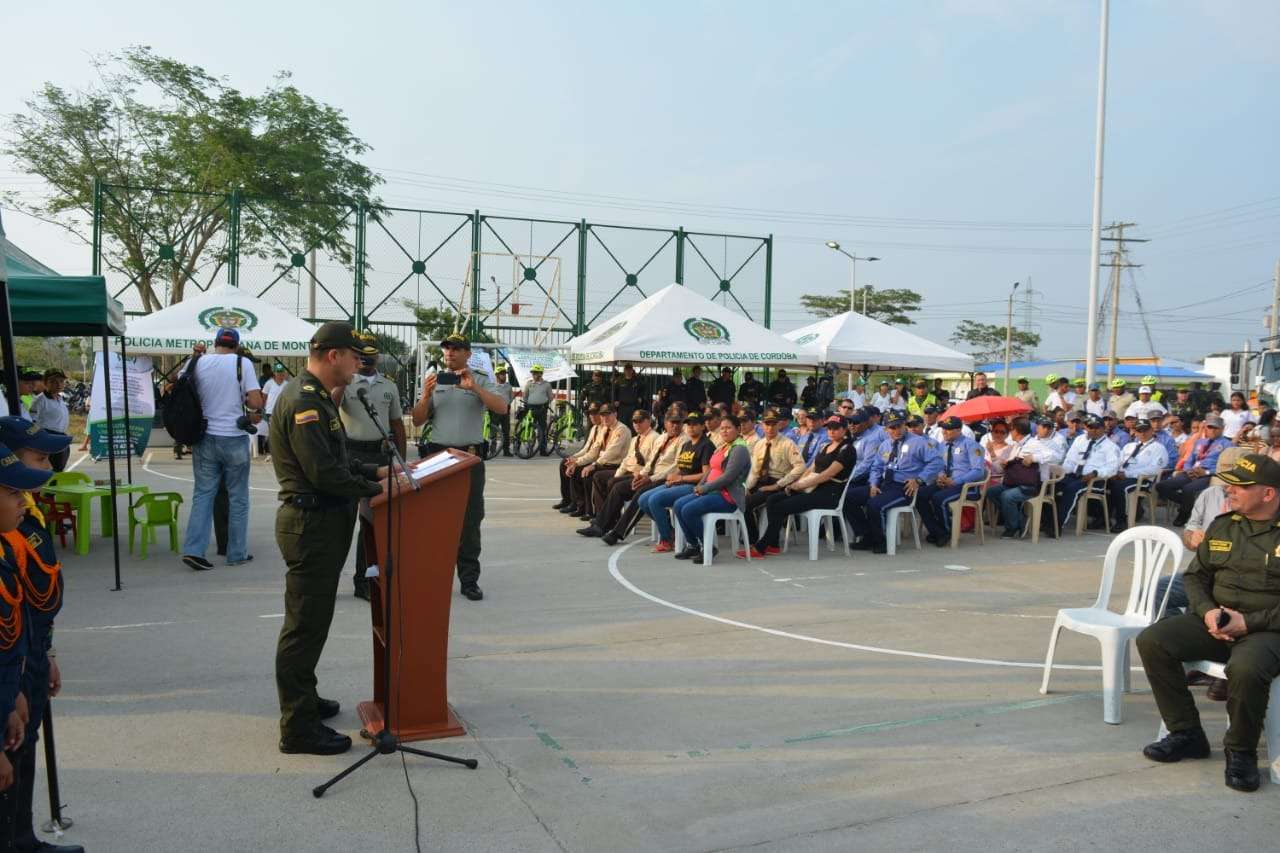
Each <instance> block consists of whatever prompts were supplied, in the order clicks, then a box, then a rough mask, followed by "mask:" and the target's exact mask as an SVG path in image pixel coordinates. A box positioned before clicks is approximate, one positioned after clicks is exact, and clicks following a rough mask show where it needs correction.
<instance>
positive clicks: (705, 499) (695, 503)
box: [675, 492, 737, 547]
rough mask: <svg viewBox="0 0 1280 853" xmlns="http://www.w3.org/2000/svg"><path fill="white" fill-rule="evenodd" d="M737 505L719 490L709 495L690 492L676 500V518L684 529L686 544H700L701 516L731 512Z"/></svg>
mask: <svg viewBox="0 0 1280 853" xmlns="http://www.w3.org/2000/svg"><path fill="white" fill-rule="evenodd" d="M736 509H737V507H736V506H734V504H733V501H731V500H728V499H727V498H725V496H724V495H722V494H720V493H719V492H714V493H712V494H709V495H695V494H693V493H692V492H690V493H689V494H687V495H685V496H684V497H682V498H681V499H680V500H678V501H676V505H675V511H676V520H677V521H679V522H680V529H681V530H683V531H684V541H685V544H686V545H697V546H699V547H701V545H702V517H703V516H704V515H706V514H707V513H709V512H733V511H734V510H736Z"/></svg>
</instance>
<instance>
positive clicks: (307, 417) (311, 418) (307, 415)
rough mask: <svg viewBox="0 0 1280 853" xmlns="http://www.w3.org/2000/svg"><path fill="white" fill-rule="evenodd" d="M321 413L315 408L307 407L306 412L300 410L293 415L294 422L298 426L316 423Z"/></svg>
mask: <svg viewBox="0 0 1280 853" xmlns="http://www.w3.org/2000/svg"><path fill="white" fill-rule="evenodd" d="M319 420H320V413H319V412H318V411H316V410H315V409H307V410H306V411H305V412H298V413H297V414H296V415H294V416H293V422H294V423H295V424H297V425H298V426H302V425H303V424H314V423H317V422H319Z"/></svg>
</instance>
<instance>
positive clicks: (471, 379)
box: [413, 333, 507, 601]
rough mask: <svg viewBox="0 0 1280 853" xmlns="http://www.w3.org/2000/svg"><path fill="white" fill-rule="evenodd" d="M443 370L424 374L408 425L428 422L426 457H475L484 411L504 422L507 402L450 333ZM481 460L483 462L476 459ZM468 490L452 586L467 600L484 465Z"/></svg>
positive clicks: (474, 586) (473, 587)
mask: <svg viewBox="0 0 1280 853" xmlns="http://www.w3.org/2000/svg"><path fill="white" fill-rule="evenodd" d="M440 350H441V352H442V353H443V356H444V367H443V368H442V369H441V370H440V371H439V372H434V371H433V372H431V373H428V374H427V376H426V379H425V380H424V381H423V383H422V397H421V398H419V400H418V402H417V403H414V405H413V425H414V427H420V426H422V425H423V424H425V423H426V422H427V421H431V443H430V444H428V445H427V446H426V452H427V454H428V455H430V454H434V453H438V452H439V451H441V450H447V449H449V448H453V449H456V450H465V451H466V452H468V453H474V454H475V455H476V456H480V442H482V441H483V440H484V411H485V409H488V410H489V411H490V412H492V413H493V414H495V415H500V416H502V417H506V415H507V401H506V399H505V398H503V397H502V396H501V395H500V394H498V391H497V387H496V386H495V385H494V383H493V380H492V379H490V378H489V377H488V376H486V375H485V374H483V373H481V372H479V371H473V370H471V369H470V368H469V367H467V360H468V359H469V358H470V357H471V341H469V340H468V339H467V338H466V337H465V336H464V335H459V334H456V333H455V334H452V335H449V336H448V337H446V338H445V339H444V340H442V341H441V342H440ZM481 459H482V460H483V457H481ZM470 472H471V491H470V494H469V495H468V497H467V512H466V516H465V517H464V518H463V520H462V539H461V541H459V543H458V558H457V566H458V581H459V583H460V585H461V592H462V594H463V595H464V596H466V597H467V598H468V599H470V600H471V601H479V600H481V599H482V598H484V593H483V592H481V591H480V583H479V580H480V522H481V521H483V520H484V462H483V461H481V462H480V463H479V464H478V465H473V466H471V469H470Z"/></svg>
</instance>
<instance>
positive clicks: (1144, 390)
mask: <svg viewBox="0 0 1280 853" xmlns="http://www.w3.org/2000/svg"><path fill="white" fill-rule="evenodd" d="M1138 393H1139V394H1150V393H1151V386H1150V385H1143V386H1142V387H1141V388H1139V389H1138Z"/></svg>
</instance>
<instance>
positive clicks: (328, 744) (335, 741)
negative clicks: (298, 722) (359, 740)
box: [280, 726, 351, 755]
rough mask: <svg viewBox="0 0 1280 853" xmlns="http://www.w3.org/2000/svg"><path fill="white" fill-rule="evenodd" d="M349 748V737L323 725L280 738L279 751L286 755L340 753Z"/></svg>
mask: <svg viewBox="0 0 1280 853" xmlns="http://www.w3.org/2000/svg"><path fill="white" fill-rule="evenodd" d="M350 748H351V738H349V737H347V736H346V735H344V734H338V733H337V732H335V731H333V729H330V728H326V727H323V726H321V727H317V728H316V730H315V731H313V732H312V733H311V734H308V735H303V736H301V737H282V738H280V751H281V752H283V753H285V754H286V755H341V754H342V753H344V752H346V751H347V750H348V749H350Z"/></svg>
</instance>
